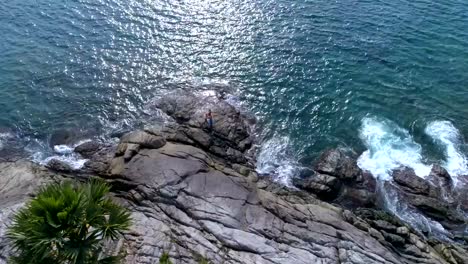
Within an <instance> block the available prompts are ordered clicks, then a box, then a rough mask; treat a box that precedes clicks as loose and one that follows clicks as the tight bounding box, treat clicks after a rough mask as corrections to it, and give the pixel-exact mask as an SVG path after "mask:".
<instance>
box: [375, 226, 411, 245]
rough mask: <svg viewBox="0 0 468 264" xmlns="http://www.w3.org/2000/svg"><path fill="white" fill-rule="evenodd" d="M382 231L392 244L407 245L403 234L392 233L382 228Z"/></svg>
mask: <svg viewBox="0 0 468 264" xmlns="http://www.w3.org/2000/svg"><path fill="white" fill-rule="evenodd" d="M380 232H381V233H382V235H383V237H384V238H385V240H386V241H388V242H390V243H391V244H392V245H394V246H397V247H402V246H403V245H405V239H404V238H402V237H401V236H399V235H395V234H391V233H388V232H386V231H383V230H381V231H380Z"/></svg>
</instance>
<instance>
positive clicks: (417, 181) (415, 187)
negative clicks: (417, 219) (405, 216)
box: [386, 166, 466, 233]
mask: <svg viewBox="0 0 468 264" xmlns="http://www.w3.org/2000/svg"><path fill="white" fill-rule="evenodd" d="M447 176H448V173H447V172H446V171H445V170H444V169H443V168H441V167H440V166H434V168H433V169H432V172H431V174H430V176H429V177H428V178H429V181H428V180H426V179H423V178H421V177H418V176H417V175H416V174H415V173H414V171H413V170H412V169H409V168H400V169H397V170H395V171H394V172H393V180H394V182H395V183H396V185H395V184H391V183H387V185H386V186H387V188H393V189H394V190H396V192H397V193H399V195H400V196H401V198H402V199H403V200H404V201H406V202H407V203H408V204H409V205H410V206H413V207H414V208H415V209H417V210H418V211H420V212H421V213H422V214H423V215H425V216H428V217H430V218H432V219H434V220H436V221H438V222H439V223H440V224H442V225H443V226H444V228H446V229H448V230H450V231H455V233H457V232H458V231H460V230H464V229H465V228H466V220H465V217H464V216H463V213H462V212H460V211H459V210H458V205H457V203H454V201H453V200H451V199H449V196H451V191H450V189H451V187H450V186H451V183H450V182H451V181H449V179H450V178H449V177H450V176H448V177H447Z"/></svg>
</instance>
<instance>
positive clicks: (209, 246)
mask: <svg viewBox="0 0 468 264" xmlns="http://www.w3.org/2000/svg"><path fill="white" fill-rule="evenodd" d="M156 105H157V106H158V107H160V109H161V110H162V111H163V112H164V113H166V114H167V115H169V116H170V117H172V119H173V120H174V122H172V123H167V124H165V125H163V126H157V125H154V126H148V127H145V128H143V129H141V130H137V131H134V132H130V133H128V134H125V135H123V136H122V138H121V139H120V142H119V144H118V145H116V146H100V147H99V149H98V148H92V149H93V151H86V153H89V155H88V157H89V159H90V160H89V161H88V162H87V163H86V166H85V168H84V169H83V170H81V171H80V172H72V173H67V174H63V175H64V176H65V177H73V178H76V177H77V176H78V177H79V178H80V179H83V178H86V177H95V176H96V175H98V176H99V177H102V178H104V179H106V181H108V182H109V183H111V184H112V185H113V188H112V191H113V194H114V195H115V199H116V200H117V201H118V202H120V203H122V204H124V205H125V206H127V208H129V209H130V210H131V212H132V218H133V225H132V228H131V230H130V231H129V232H127V233H126V235H125V239H123V240H122V241H119V242H118V243H116V244H115V245H109V246H108V250H109V251H111V252H115V253H117V252H124V253H125V254H126V257H125V260H126V263H158V261H159V257H160V256H161V255H162V254H163V253H168V254H169V256H170V259H171V260H172V261H173V263H197V260H200V259H205V260H208V261H209V262H210V263H252V264H253V263H294V264H297V263H355V264H358V263H359V264H360V263H466V262H463V261H464V260H465V259H466V256H468V253H467V252H466V251H465V250H464V249H463V248H462V247H461V246H459V245H457V244H452V245H447V244H446V243H442V242H440V241H438V240H434V241H432V240H431V241H429V240H427V239H426V238H424V237H423V236H421V235H420V234H418V232H416V231H415V230H413V229H411V228H410V227H409V226H407V225H405V224H404V223H402V222H401V221H399V220H398V219H397V218H395V217H393V216H391V215H389V214H386V213H384V212H382V211H378V210H371V209H360V210H354V212H352V211H348V210H344V209H343V208H341V207H339V206H338V205H332V204H330V203H327V202H324V201H322V200H320V199H317V197H316V196H317V194H318V193H319V191H325V192H326V193H327V192H328V193H329V194H333V192H335V191H337V192H339V193H338V195H337V196H335V195H334V198H333V199H334V201H339V200H340V199H344V200H347V198H345V197H352V195H351V194H350V193H352V190H365V191H369V188H370V189H371V188H372V185H373V186H374V189H375V183H372V182H371V178H372V177H371V178H369V175H367V174H365V173H362V172H361V171H360V170H359V169H358V168H357V166H355V161H354V160H352V159H351V158H349V157H348V156H346V155H344V154H345V153H344V152H343V153H337V152H334V151H330V152H328V153H326V154H324V156H323V160H322V161H323V162H319V163H318V164H317V166H316V167H315V170H311V171H310V176H311V177H309V179H310V180H308V181H309V182H307V181H304V182H303V183H304V185H303V187H304V188H305V189H308V188H309V189H308V190H310V191H311V192H306V191H303V190H297V189H289V188H287V187H285V186H281V185H278V184H276V183H274V182H272V181H270V180H269V179H268V178H267V177H263V178H259V177H258V175H257V173H256V172H255V169H254V159H253V158H252V157H249V155H247V151H248V149H249V146H250V145H251V137H250V133H249V127H248V122H247V121H246V120H245V119H244V117H243V116H242V114H240V113H238V112H237V110H235V108H234V107H232V106H229V105H227V104H226V103H225V102H222V101H221V102H219V103H218V104H216V105H210V104H208V105H206V101H205V102H204V104H202V103H200V102H199V101H197V98H196V97H195V96H193V95H186V96H184V97H182V98H178V97H172V96H169V97H168V98H167V101H165V100H164V99H160V101H158V102H157V103H156ZM203 107H210V108H211V109H212V111H213V112H214V113H215V114H216V113H221V115H219V116H218V117H216V115H215V125H214V129H213V131H209V130H206V129H205V128H204V127H203V126H204V124H203V120H202V119H203V115H200V111H203ZM85 149H87V148H85ZM324 162H325V163H324ZM342 162H343V164H341V163H342ZM61 179H62V174H57V173H56V172H54V173H53V172H50V171H48V170H46V169H44V168H42V167H38V166H36V165H32V164H31V163H28V162H16V163H15V162H10V163H0V187H2V190H7V191H6V192H3V191H2V192H1V193H0V208H1V213H0V217H1V218H2V219H0V220H2V224H3V223H8V222H9V221H10V220H11V215H12V212H13V211H14V210H15V208H18V207H19V206H21V205H22V204H23V202H24V201H25V199H27V197H28V194H31V193H34V191H36V190H37V189H38V187H39V186H40V185H41V184H43V183H46V182H50V181H57V180H61ZM312 179H313V180H312ZM28 184H30V185H28ZM370 192H371V191H369V193H370ZM347 195H348V196H347ZM354 195H356V194H354ZM356 196H358V195H356ZM4 231H5V225H3V226H2V227H1V228H0V234H4V233H1V232H4ZM8 254H9V246H8V241H5V240H4V239H2V236H0V263H4V262H5V259H6V258H7V256H8Z"/></svg>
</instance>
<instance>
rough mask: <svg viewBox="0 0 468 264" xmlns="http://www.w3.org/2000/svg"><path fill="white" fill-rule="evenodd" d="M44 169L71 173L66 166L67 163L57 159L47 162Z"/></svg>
mask: <svg viewBox="0 0 468 264" xmlns="http://www.w3.org/2000/svg"><path fill="white" fill-rule="evenodd" d="M46 167H47V168H49V169H51V170H54V171H59V172H72V171H73V168H72V167H71V166H70V165H68V164H67V163H65V162H63V161H61V160H58V159H51V160H49V162H47V164H46Z"/></svg>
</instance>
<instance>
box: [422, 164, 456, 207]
mask: <svg viewBox="0 0 468 264" xmlns="http://www.w3.org/2000/svg"><path fill="white" fill-rule="evenodd" d="M428 180H429V182H431V183H432V184H433V185H434V186H438V187H440V189H441V195H442V197H443V198H444V199H446V200H450V201H453V198H452V189H453V182H452V177H450V175H449V173H448V172H447V170H445V169H444V168H443V167H442V166H440V165H438V164H434V165H433V166H432V169H431V173H430V174H429V176H428Z"/></svg>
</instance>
